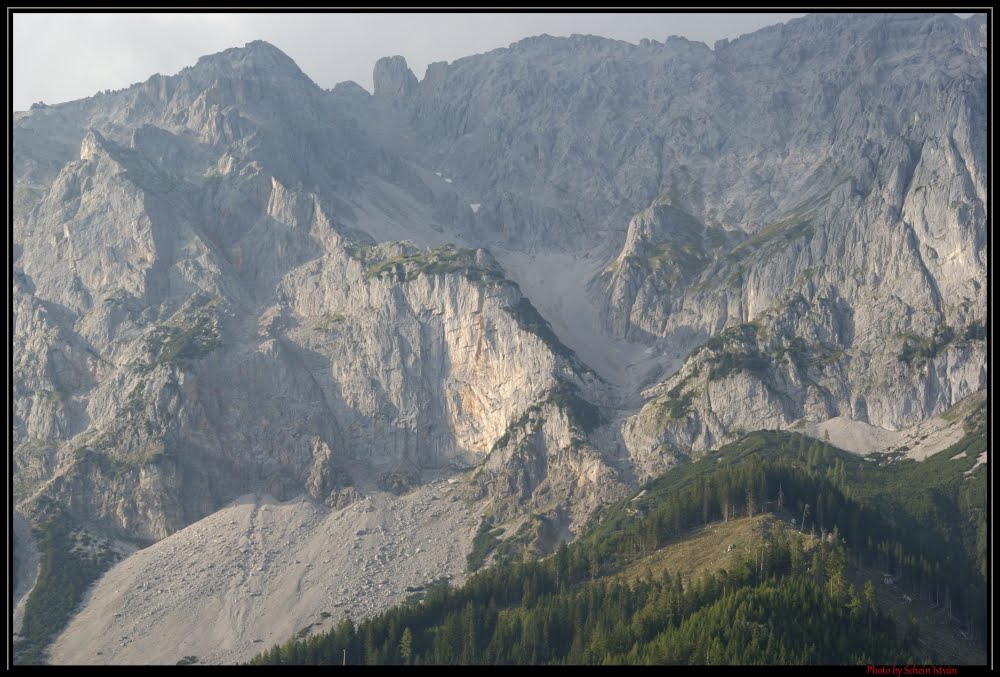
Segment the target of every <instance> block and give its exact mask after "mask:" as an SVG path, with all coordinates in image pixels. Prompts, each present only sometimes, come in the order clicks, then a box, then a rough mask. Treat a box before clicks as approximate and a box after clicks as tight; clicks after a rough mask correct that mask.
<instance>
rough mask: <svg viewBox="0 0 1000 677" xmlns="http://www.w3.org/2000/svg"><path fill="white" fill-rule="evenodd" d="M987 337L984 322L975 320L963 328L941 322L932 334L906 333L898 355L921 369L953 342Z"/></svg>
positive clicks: (959, 342)
mask: <svg viewBox="0 0 1000 677" xmlns="http://www.w3.org/2000/svg"><path fill="white" fill-rule="evenodd" d="M985 338H986V328H985V326H984V325H983V324H982V322H978V321H977V322H973V323H972V324H970V325H969V326H968V327H966V328H965V329H963V330H956V329H955V328H954V327H949V326H948V325H946V324H939V325H938V326H937V327H935V328H934V333H933V334H931V335H930V336H919V335H917V334H914V333H912V332H910V333H907V334H904V335H903V336H902V339H903V345H902V347H901V348H900V351H899V354H898V355H897V357H898V359H899V361H900V362H904V363H906V364H907V365H909V366H912V367H916V368H918V369H919V368H921V367H923V366H924V365H926V364H927V362H929V361H930V360H933V359H934V358H935V357H937V356H938V355H940V354H941V353H942V352H944V350H945V349H947V348H948V347H949V346H951V345H953V344H962V343H968V342H969V341H980V340H985Z"/></svg>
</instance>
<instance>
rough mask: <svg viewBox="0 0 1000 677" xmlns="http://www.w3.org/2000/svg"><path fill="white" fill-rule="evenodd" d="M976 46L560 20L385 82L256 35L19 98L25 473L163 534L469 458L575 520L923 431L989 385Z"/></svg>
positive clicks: (980, 60) (21, 467)
mask: <svg viewBox="0 0 1000 677" xmlns="http://www.w3.org/2000/svg"><path fill="white" fill-rule="evenodd" d="M985 48H986V41H985V22H984V21H983V19H982V17H972V18H970V19H968V20H961V19H958V18H957V17H954V16H952V15H868V14H865V15H857V16H853V15H851V16H845V15H821V16H809V17H805V18H803V19H800V20H796V21H791V22H789V23H788V24H786V25H784V26H777V27H772V28H769V29H765V30H763V31H759V32H757V33H754V34H752V35H748V36H743V37H741V38H740V39H738V40H735V41H733V42H722V43H719V44H717V45H715V47H714V49H709V48H708V47H707V46H706V45H702V44H700V43H692V42H689V41H687V40H684V39H679V38H671V39H668V40H666V42H664V43H660V42H657V41H644V42H643V43H642V44H640V45H631V44H628V43H623V42H616V41H611V40H605V39H602V38H596V37H592V36H591V37H584V36H573V37H571V38H566V39H563V38H551V37H547V36H542V37H538V38H531V39H527V40H523V41H521V42H518V43H516V44H515V45H512V46H511V47H510V48H509V49H503V50H495V51H493V52H490V53H488V54H483V55H477V56H473V57H469V58H466V59H460V60H458V61H456V62H454V63H451V64H433V65H432V66H431V67H429V68H428V71H427V75H426V76H425V77H424V79H423V80H421V81H419V82H418V81H417V80H416V78H415V76H414V75H413V74H412V73H411V72H410V70H409V68H408V67H407V66H406V63H405V61H404V60H403V59H402V58H401V57H391V58H387V59H383V60H381V61H379V63H378V64H377V65H376V78H375V82H376V87H375V89H376V91H375V95H374V96H369V95H368V94H367V93H366V92H364V91H363V90H361V89H360V88H358V87H357V86H352V85H350V84H349V83H348V84H345V85H341V86H338V87H337V88H334V89H333V90H331V91H325V90H322V89H321V88H319V87H317V86H316V85H315V84H314V83H312V82H311V81H310V80H309V79H308V78H307V77H306V76H305V75H304V74H303V73H302V72H301V71H300V70H299V69H298V67H297V66H296V65H295V64H294V63H293V62H292V61H291V60H290V59H288V57H287V56H285V55H284V54H282V53H281V52H280V51H279V50H277V49H275V48H274V47H272V46H270V45H267V44H266V43H262V42H254V43H250V44H248V45H246V46H245V47H243V48H238V49H232V50H227V51H225V52H222V53H220V54H216V55H211V56H207V57H204V58H202V59H201V60H199V61H198V63H197V64H195V65H194V66H192V67H190V68H187V69H184V70H183V71H181V72H180V73H178V74H177V75H175V76H170V77H163V76H154V77H152V78H150V79H149V80H148V81H146V82H144V83H141V84H138V85H135V86H133V87H130V88H128V89H125V90H121V91H117V92H107V93H104V94H99V95H97V96H94V97H91V98H89V99H84V100H81V101H75V102H70V103H66V104H60V105H57V106H49V107H45V108H37V109H33V110H31V111H27V112H23V113H21V112H19V113H16V114H15V116H14V118H15V119H14V137H13V142H14V175H15V176H14V195H13V199H14V219H13V259H14V270H13V274H14V290H13V310H14V316H13V319H14V337H13V348H14V391H13V426H12V427H13V438H14V452H13V462H14V466H15V469H14V470H15V494H16V498H17V500H18V502H23V501H30V500H31V499H32V497H34V496H37V495H39V494H44V495H47V496H51V497H53V498H56V499H58V500H59V501H60V502H61V503H62V504H64V505H66V506H67V507H71V508H72V510H73V511H74V513H75V514H78V515H79V516H80V518H81V519H85V520H93V521H96V522H100V523H103V524H104V525H105V526H107V527H108V528H109V529H112V530H116V531H119V532H124V533H127V534H130V535H133V536H138V537H142V538H147V539H158V538H161V537H163V536H164V535H167V534H170V533H172V532H174V531H176V530H177V529H179V528H181V527H183V526H184V525H186V524H189V523H191V522H192V521H195V520H197V519H199V518H201V517H203V516H204V515H206V514H208V513H210V512H212V511H213V510H215V509H217V508H218V507H219V506H221V505H222V504H224V503H225V502H226V501H228V500H231V499H232V498H235V497H236V496H238V495H240V494H241V493H244V492H247V491H261V492H264V491H266V492H270V493H272V494H273V495H274V496H276V497H279V498H281V497H290V496H292V495H295V494H296V493H300V492H303V491H305V492H308V493H309V494H311V495H312V496H313V497H314V498H316V499H317V500H320V501H324V502H326V503H327V504H329V505H343V504H344V503H345V502H349V501H351V500H354V499H355V498H356V497H357V496H359V495H361V494H362V493H364V491H366V490H368V489H369V488H371V487H374V486H381V485H382V484H387V485H391V486H393V487H397V488H399V487H404V486H406V485H407V483H408V482H416V481H419V477H420V473H421V472H422V471H423V470H425V469H429V468H438V469H440V468H453V469H455V470H456V472H457V471H458V470H465V469H471V468H472V467H473V466H477V467H476V470H475V471H474V472H473V475H474V477H472V479H471V480H470V488H469V491H470V495H471V496H474V497H476V498H477V500H478V499H486V500H489V501H490V502H491V505H492V507H493V509H494V510H495V511H496V513H497V514H502V515H508V516H512V515H515V514H519V511H526V510H556V509H558V510H559V511H562V514H565V515H569V516H570V519H571V521H574V523H575V521H576V520H577V519H578V518H579V517H580V516H581V515H583V514H584V513H585V512H586V511H587V510H589V509H590V507H592V506H593V505H595V504H596V503H597V502H599V501H600V500H604V499H606V498H608V497H610V496H612V495H615V494H616V492H620V491H621V490H622V487H623V486H624V484H623V482H625V481H626V479H625V478H636V477H637V478H642V477H648V476H650V475H652V474H655V473H656V472H658V471H659V470H660V469H662V468H664V467H666V466H668V465H670V464H673V463H677V462H680V461H681V460H682V459H683V458H684V457H685V456H686V455H688V454H690V453H699V452H700V451H702V450H704V449H708V448H710V447H713V446H715V445H717V444H719V443H720V442H722V441H724V440H726V439H729V438H731V437H732V436H733V435H736V434H738V432H740V431H743V430H752V429H758V428H778V427H786V426H789V425H792V424H793V423H795V422H796V421H799V420H800V419H808V420H811V421H819V420H824V419H826V418H830V417H835V416H847V417H851V418H853V419H855V420H860V421H865V422H867V423H871V424H873V425H876V426H881V427H883V428H887V429H900V428H902V427H907V426H910V425H912V424H914V423H916V422H919V421H920V420H922V419H923V418H926V417H928V416H931V415H933V414H935V413H938V412H940V411H941V410H942V409H943V408H945V407H947V406H949V405H950V404H953V403H954V402H956V401H958V400H959V399H961V398H962V397H964V396H965V395H967V394H969V393H971V392H974V391H976V390H979V389H982V388H984V387H985V384H986V377H987V359H986V346H985V340H984V339H985V331H986V330H985V327H986V321H987V317H986V313H987V311H986V265H987V250H986V211H985V209H986V208H985V199H986V152H985V145H986V126H985V119H986V84H985V83H986V80H985V64H986V56H985ZM491 250H492V253H491ZM574 253H576V254H578V255H579V258H578V259H577V260H578V262H582V261H583V260H584V254H586V257H587V258H588V264H587V265H589V266H590V267H588V268H587V271H588V272H586V275H582V274H581V275H580V276H578V277H579V279H577V278H575V277H572V276H573V275H574V274H576V272H575V271H569V270H567V271H554V272H555V273H558V274H555V275H553V276H551V277H550V278H547V279H550V280H552V281H553V282H552V284H551V285H548V286H546V285H535V286H533V287H532V293H531V294H530V296H532V297H534V300H535V301H536V302H537V304H533V303H532V299H530V298H528V296H529V295H526V293H525V292H523V291H522V288H527V287H528V286H529V284H531V283H532V281H533V280H537V279H539V278H538V277H537V276H534V275H533V274H532V272H531V266H532V265H534V264H533V262H534V261H535V259H534V257H535V256H536V255H540V257H541V258H540V260H548V261H553V260H556V259H554V258H552V257H553V256H554V255H556V254H559V255H566V256H570V255H571V254H574ZM494 256H495V257H496V258H494ZM546 256H547V257H548V258H545V257H546ZM589 257H594V261H589ZM498 260H500V261H503V265H501V264H500V263H498V262H497V261H498ZM508 264H510V265H508ZM589 271H597V274H596V275H593V276H591V272H589ZM567 280H570V282H567ZM577 282H578V284H577ZM519 284H521V285H522V286H519ZM567 290H570V291H573V292H576V291H579V292H580V293H579V297H580V299H582V301H581V302H582V303H584V305H585V308H584V309H585V310H587V311H593V317H594V318H595V322H594V323H592V324H593V326H591V323H588V322H587V321H586V319H587V318H589V317H590V315H589V314H585V317H584V314H580V313H579V311H580V308H581V307H584V306H581V305H579V304H576V305H574V303H575V300H574V303H570V302H569V301H568V300H567V302H566V303H565V304H564V303H563V300H564V298H563V297H566V298H568V297H569V294H568V293H567ZM584 290H585V291H584ZM546 294H549V296H548V297H545V298H541V299H539V298H538V295H542V296H545V295H546ZM588 299H589V301H588ZM542 301H544V303H542ZM591 304H592V305H591ZM543 306H544V307H545V309H546V312H547V313H548V312H549V311H550V310H551V312H554V313H564V314H567V315H568V314H572V313H577V314H580V316H581V317H584V320H580V318H579V317H560V318H552V317H543V315H542V313H539V311H538V310H537V309H536V308H541V307H543ZM550 319H558V321H554V322H553V323H552V324H549V322H548V320H550ZM556 326H558V327H560V328H569V329H560V332H561V333H560V332H556V330H554V329H553V327H556ZM568 345H569V346H577V345H579V346H584V347H586V348H587V349H588V350H590V351H591V354H594V353H603V352H606V353H607V354H608V355H609V359H608V360H606V361H605V362H603V364H604V365H611V366H603V367H601V368H602V369H619V371H621V372H623V373H625V372H628V376H627V377H622V378H616V377H617V374H616V373H610V374H609V373H602V375H601V376H602V377H605V378H603V379H602V378H601V377H598V376H597V375H596V374H594V373H593V372H591V371H590V370H589V369H588V367H587V365H586V364H584V363H583V361H581V359H580V358H579V357H577V355H575V354H574V352H573V351H572V350H570V349H569V348H568V347H567V346H568ZM595 346H596V347H595ZM605 348H606V351H605V350H604V349H605ZM636 355H640V356H641V358H636V357H635V356H636ZM668 356H669V357H670V359H668ZM674 356H676V357H677V360H676V364H680V363H681V362H683V364H682V365H681V366H680V369H679V371H676V373H673V372H674V371H675V370H676V364H675V361H674V360H673V357H674ZM685 356H687V357H686V360H684V359H683V358H684V357H685ZM612 358H613V359H612ZM640 362H641V363H642V369H647V372H648V373H640V372H641V369H639V367H638V366H637V365H638V364H639V363H640ZM616 365H617V366H616ZM594 366H597V365H596V364H595V365H594ZM636 370H638V371H636ZM633 371H634V372H635V373H633ZM612 382H613V383H614V384H615V386H614V387H612V386H610V385H608V383H612ZM640 384H641V385H640ZM642 388H646V389H645V390H642ZM386 478H388V479H386ZM407 478H409V479H407Z"/></svg>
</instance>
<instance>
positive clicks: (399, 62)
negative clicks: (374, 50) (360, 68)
mask: <svg viewBox="0 0 1000 677" xmlns="http://www.w3.org/2000/svg"><path fill="white" fill-rule="evenodd" d="M373 84H374V86H375V96H407V95H409V94H412V93H413V92H414V90H416V88H417V76H415V75H414V74H413V71H411V70H410V68H409V66H407V65H406V59H404V58H403V57H401V56H386V57H383V58H381V59H379V60H378V61H376V62H375V74H374V77H373Z"/></svg>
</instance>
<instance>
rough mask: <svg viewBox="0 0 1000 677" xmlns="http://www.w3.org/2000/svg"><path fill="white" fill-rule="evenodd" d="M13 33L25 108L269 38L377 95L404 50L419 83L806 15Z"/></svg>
mask: <svg viewBox="0 0 1000 677" xmlns="http://www.w3.org/2000/svg"><path fill="white" fill-rule="evenodd" d="M8 16H9V18H10V20H11V22H12V28H13V30H12V34H13V42H14V45H13V68H12V78H13V83H12V85H13V87H12V89H13V101H12V102H11V103H12V105H13V109H14V110H26V109H27V108H28V107H29V106H30V105H31V104H32V103H34V102H35V101H44V102H45V103H48V104H53V103H60V102H62V101H71V100H73V99H80V98H84V97H88V96H92V95H93V94H95V93H97V92H98V91H101V90H104V89H121V88H123V87H127V86H129V85H131V84H134V83H136V82H143V81H145V80H147V79H148V78H149V77H150V76H151V75H153V74H154V73H161V74H163V75H173V74H174V73H176V72H177V71H179V70H180V69H182V68H184V67H185V66H190V65H193V64H194V63H195V61H197V60H198V57H200V56H204V55H206V54H213V53H216V52H221V51H222V50H224V49H228V48H230V47H241V46H243V45H244V44H246V43H247V42H250V41H252V40H257V39H261V40H266V41H267V42H270V43H271V44H273V45H275V46H276V47H278V49H280V50H282V51H283V52H285V53H286V54H288V56H290V57H291V58H292V59H293V60H294V61H295V62H296V63H297V64H298V65H299V68H301V69H302V71H303V72H304V73H305V74H306V75H308V76H309V77H310V78H312V80H313V81H314V82H316V84H318V85H320V86H321V87H325V88H330V87H333V86H334V85H335V84H337V83H338V82H343V81H345V80H354V81H355V82H357V83H358V84H359V85H361V86H362V87H364V88H365V89H367V90H369V91H371V88H372V68H373V67H374V65H375V62H376V61H377V60H378V59H379V58H380V57H383V56H392V55H395V54H401V55H403V56H404V57H406V60H407V63H408V64H409V66H410V68H411V70H413V72H414V74H415V75H416V76H417V78H418V79H423V77H424V71H425V70H426V68H427V64H429V63H433V62H435V61H454V60H455V59H458V58H461V57H463V56H469V55H470V54H478V53H482V52H488V51H490V50H492V49H496V48H497V47H507V46H508V45H510V44H511V43H512V42H517V41H518V40H520V39H522V38H525V37H528V36H532V35H540V34H542V33H548V34H549V35H555V36H568V35H571V34H573V33H580V34H592V35H601V36H604V37H608V38H615V39H618V40H626V41H628V42H632V43H638V42H639V40H641V39H642V38H651V39H653V40H657V41H660V42H663V41H664V40H665V39H666V38H667V37H668V36H670V35H682V36H684V37H686V38H688V39H689V40H698V41H701V42H705V43H706V44H708V46H709V47H711V46H712V45H713V43H714V42H715V41H716V40H721V39H722V38H729V39H732V38H735V37H738V36H740V35H742V34H744V33H751V32H753V31H755V30H757V29H759V28H762V27H764V26H769V25H772V24H776V23H783V22H786V21H788V20H789V19H792V18H794V17H797V16H802V14H765V13H756V14H735V13H733V14H679V13H660V14H613V13H602V14H593V13H591V14H585V13H577V14H527V13H506V14H485V13H484V14H462V13H451V14H403V13H382V14H336V13H335V14H275V13H266V14H264V13H227V14H183V13H171V14H155V13H139V14H122V13H107V14H98V13H89V14H72V13H20V12H16V11H15V12H14V13H13V14H11V15H8Z"/></svg>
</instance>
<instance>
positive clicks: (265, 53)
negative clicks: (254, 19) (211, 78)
mask: <svg viewBox="0 0 1000 677" xmlns="http://www.w3.org/2000/svg"><path fill="white" fill-rule="evenodd" d="M193 69H194V70H198V69H209V70H216V69H227V70H232V71H235V72H237V73H241V74H248V75H249V74H258V75H262V74H264V73H268V74H271V75H274V74H282V75H287V76H295V77H305V74H304V73H302V70H301V69H300V68H299V67H298V65H296V63H295V62H294V61H293V60H292V59H291V57H289V56H288V55H287V54H285V53H284V52H282V51H281V50H280V49H278V48H277V47H275V46H274V45H272V44H271V43H269V42H265V41H264V40H254V41H253V42H248V43H247V44H245V45H244V46H243V47H233V48H231V49H227V50H224V51H222V52H219V53H217V54H210V55H208V56H203V57H201V58H200V59H198V62H197V63H196V64H195V65H194V67H193ZM185 70H187V69H185Z"/></svg>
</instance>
